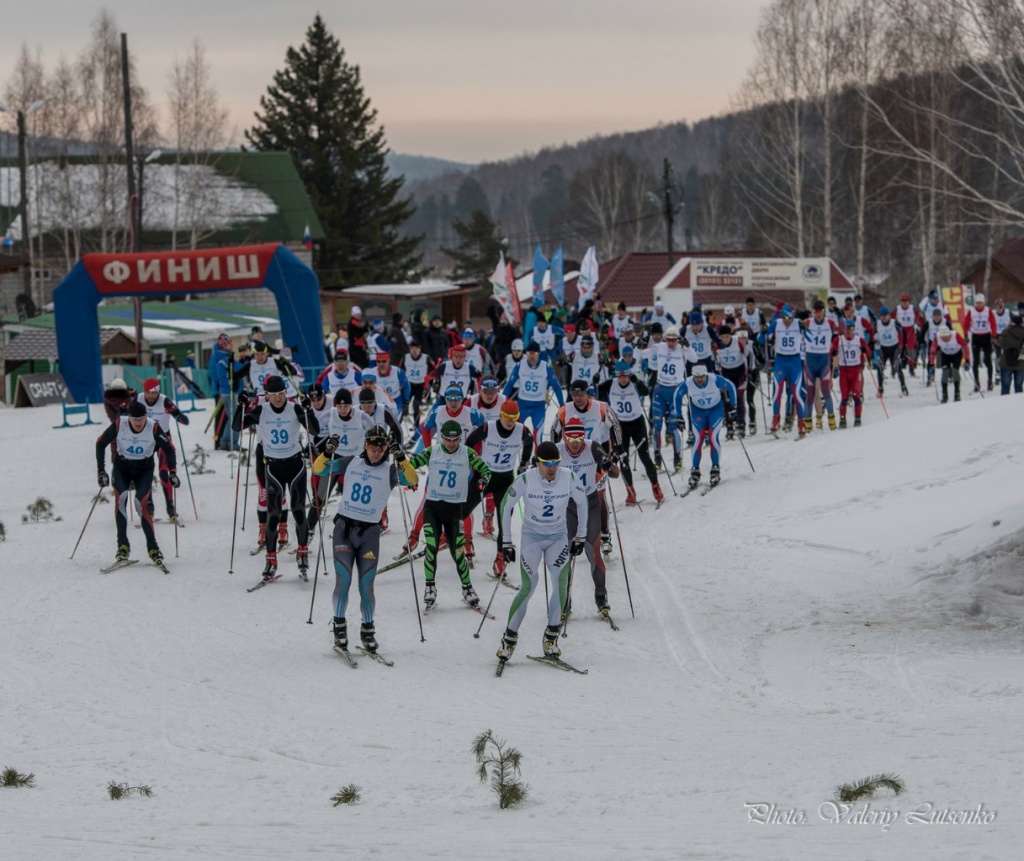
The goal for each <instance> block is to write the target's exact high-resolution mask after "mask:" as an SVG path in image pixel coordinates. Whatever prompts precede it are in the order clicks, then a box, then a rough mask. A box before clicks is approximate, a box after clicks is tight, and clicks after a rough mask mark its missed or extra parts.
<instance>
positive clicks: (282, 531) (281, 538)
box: [277, 518, 288, 547]
mask: <svg viewBox="0 0 1024 861" xmlns="http://www.w3.org/2000/svg"><path fill="white" fill-rule="evenodd" d="M287 544H288V521H287V520H284V519H283V518H282V519H281V522H280V523H279V524H277V546H278V547H284V546H286V545H287Z"/></svg>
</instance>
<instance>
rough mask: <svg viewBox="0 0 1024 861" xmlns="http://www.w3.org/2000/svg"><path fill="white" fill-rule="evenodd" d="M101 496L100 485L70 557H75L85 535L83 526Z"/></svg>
mask: <svg viewBox="0 0 1024 861" xmlns="http://www.w3.org/2000/svg"><path fill="white" fill-rule="evenodd" d="M101 496H103V488H102V487H101V488H100V490H99V493H97V494H96V496H94V497H93V500H92V508H90V509H89V513H88V514H87V515H86V518H85V526H83V527H82V531H81V532H79V533H78V540H77V541H76V542H75V549H74V550H72V551H71V557H70V558H72V559H74V558H75V553H77V552H78V545H79V544H81V543H82V536H83V535H85V527H86V526H88V525H89V520H90V518H92V513H93V512H94V511H95V510H96V503H97V502H99V501H100V497H101Z"/></svg>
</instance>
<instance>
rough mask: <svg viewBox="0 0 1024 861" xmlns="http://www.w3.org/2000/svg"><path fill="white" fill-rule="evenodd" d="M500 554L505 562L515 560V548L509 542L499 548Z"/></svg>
mask: <svg viewBox="0 0 1024 861" xmlns="http://www.w3.org/2000/svg"><path fill="white" fill-rule="evenodd" d="M501 555H502V556H503V557H504V559H505V561H506V562H508V563H512V562H515V561H516V548H515V547H513V546H512V545H511V544H506V545H505V546H504V547H502V548H501Z"/></svg>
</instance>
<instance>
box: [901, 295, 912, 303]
mask: <svg viewBox="0 0 1024 861" xmlns="http://www.w3.org/2000/svg"><path fill="white" fill-rule="evenodd" d="M900 301H901V302H909V301H910V294H909V293H900Z"/></svg>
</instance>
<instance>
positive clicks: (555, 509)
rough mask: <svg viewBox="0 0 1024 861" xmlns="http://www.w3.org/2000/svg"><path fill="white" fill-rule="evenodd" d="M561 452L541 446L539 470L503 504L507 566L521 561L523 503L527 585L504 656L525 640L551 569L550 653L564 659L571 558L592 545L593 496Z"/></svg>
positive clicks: (515, 485)
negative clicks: (544, 575) (515, 521)
mask: <svg viewBox="0 0 1024 861" xmlns="http://www.w3.org/2000/svg"><path fill="white" fill-rule="evenodd" d="M560 461H561V454H560V453H559V451H558V446H557V445H555V444H554V443H553V442H543V443H541V444H540V445H539V446H537V458H536V463H537V466H536V467H535V468H534V469H528V470H527V471H526V472H524V473H523V474H522V475H520V476H519V477H518V478H516V480H515V481H514V482H512V486H511V487H510V488H509V489H508V493H506V494H505V498H504V499H503V500H502V501H501V508H500V512H499V523H500V527H499V529H498V546H499V547H501V549H502V553H503V555H504V557H505V562H506V563H512V562H515V561H516V548H515V545H514V544H513V542H512V512H513V511H514V510H515V508H516V504H517V503H518V502H520V501H522V503H523V531H522V535H521V537H520V540H519V551H520V562H519V566H520V573H521V579H522V585H521V586H520V587H519V592H518V593H517V594H516V596H515V598H514V599H513V601H512V607H511V609H510V610H509V614H508V627H507V628H506V629H505V634H504V636H503V637H502V639H501V647H500V648H499V649H498V658H499V659H500V660H501V661H502V662H504V661H507V660H508V659H509V658H510V657H512V652H514V651H515V648H516V643H517V642H518V640H519V627H520V626H521V625H522V624H523V619H524V618H525V617H526V608H527V606H528V605H529V603H530V598H531V596H532V595H533V593H534V592H535V591H536V590H537V584H538V582H539V580H540V566H541V565H547V570H548V577H549V578H550V582H551V590H550V596H549V598H548V608H547V609H548V625H547V628H546V629H545V630H544V639H543V647H544V654H545V655H548V656H551V657H558V655H560V654H561V650H560V649H559V648H558V632H559V627H560V624H561V620H562V612H563V611H564V610H565V607H566V601H567V599H568V595H569V558H570V554H571V555H572V556H579V555H580V554H581V553H583V551H584V549H585V547H586V538H587V510H588V504H587V495H586V491H585V490H584V488H583V485H582V484H580V481H579V479H578V478H577V477H576V475H575V474H574V473H573V471H572V470H571V469H563V468H562V467H561V466H560ZM570 499H571V500H575V502H576V510H577V511H578V512H579V523H577V524H576V534H575V536H573V537H572V540H571V542H570V540H569V537H568V527H567V523H568V509H569V500H570Z"/></svg>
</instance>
